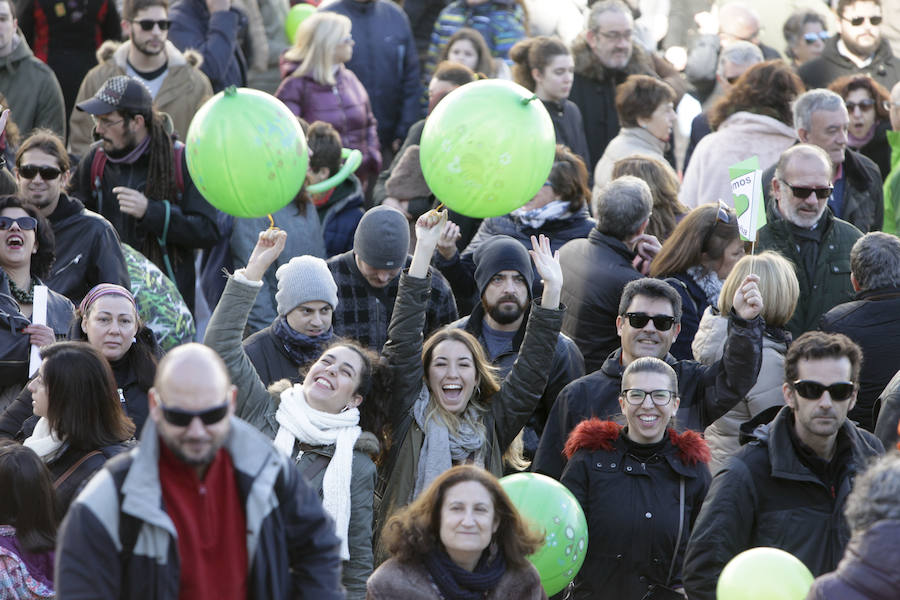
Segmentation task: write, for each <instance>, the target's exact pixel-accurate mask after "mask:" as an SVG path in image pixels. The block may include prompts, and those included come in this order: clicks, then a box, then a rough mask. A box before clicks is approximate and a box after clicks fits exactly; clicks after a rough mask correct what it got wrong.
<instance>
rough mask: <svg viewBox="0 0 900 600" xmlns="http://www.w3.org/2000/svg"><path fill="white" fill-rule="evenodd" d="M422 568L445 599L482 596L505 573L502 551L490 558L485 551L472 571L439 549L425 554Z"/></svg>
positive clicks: (472, 598) (469, 599)
mask: <svg viewBox="0 0 900 600" xmlns="http://www.w3.org/2000/svg"><path fill="white" fill-rule="evenodd" d="M423 563H424V565H425V569H426V570H427V571H428V573H429V575H431V579H432V581H434V583H435V584H436V585H437V586H438V589H439V590H440V592H441V595H442V596H443V597H444V598H446V599H447V600H481V599H482V598H484V597H485V596H487V594H488V592H490V591H492V590H493V589H494V588H496V587H497V584H498V583H500V580H501V579H502V578H503V575H504V574H505V573H506V561H505V560H504V559H503V553H502V552H498V553H497V555H496V557H495V558H494V559H493V560H491V557H490V552H484V553H483V554H482V555H481V559H480V560H479V561H478V564H477V565H475V570H474V571H466V570H465V569H463V568H462V567H460V566H459V565H457V564H456V563H455V562H453V560H452V559H451V558H450V557H449V556H448V555H447V553H446V552H445V551H444V550H443V549H441V548H436V549H434V550H432V551H431V552H429V553H428V554H426V555H425V557H424V559H423Z"/></svg>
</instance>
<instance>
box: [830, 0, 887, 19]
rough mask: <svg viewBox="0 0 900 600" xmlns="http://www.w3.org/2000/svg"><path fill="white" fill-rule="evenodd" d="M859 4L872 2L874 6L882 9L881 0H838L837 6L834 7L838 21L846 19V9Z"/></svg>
mask: <svg viewBox="0 0 900 600" xmlns="http://www.w3.org/2000/svg"><path fill="white" fill-rule="evenodd" d="M857 2H871V3H872V4H875V5H877V6H878V7H879V8H881V0H838V3H837V6H836V7H834V14H836V15H837V17H838V19H843V18H844V9H845V8H847V7H848V6H852V5H854V4H856V3H857Z"/></svg>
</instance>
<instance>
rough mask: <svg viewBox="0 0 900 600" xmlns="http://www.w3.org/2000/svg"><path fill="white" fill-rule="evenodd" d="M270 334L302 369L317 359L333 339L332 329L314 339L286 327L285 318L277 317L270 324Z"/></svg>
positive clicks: (288, 326)
mask: <svg viewBox="0 0 900 600" xmlns="http://www.w3.org/2000/svg"><path fill="white" fill-rule="evenodd" d="M272 334H273V335H274V336H275V337H276V338H277V339H278V341H279V342H280V343H281V346H282V348H284V351H285V352H287V354H288V356H290V357H291V360H292V361H294V363H296V365H297V366H298V367H304V366H306V365H308V364H309V363H311V362H312V361H314V360H316V359H317V358H319V355H321V354H322V350H323V349H324V348H325V345H326V344H327V343H328V342H330V341H331V338H332V337H334V329H333V328H329V329H328V331H326V332H325V333H323V334H322V335H318V336H316V337H310V336H308V335H303V334H302V333H297V332H296V331H294V330H293V329H291V326H290V325H288V322H287V318H286V317H282V316H279V317H278V318H277V319H275V321H274V322H273V323H272Z"/></svg>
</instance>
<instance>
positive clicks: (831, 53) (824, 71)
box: [797, 34, 900, 90]
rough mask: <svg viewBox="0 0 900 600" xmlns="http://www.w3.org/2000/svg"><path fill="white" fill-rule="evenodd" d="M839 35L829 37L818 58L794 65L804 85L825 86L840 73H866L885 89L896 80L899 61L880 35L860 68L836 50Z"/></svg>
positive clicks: (898, 78)
mask: <svg viewBox="0 0 900 600" xmlns="http://www.w3.org/2000/svg"><path fill="white" fill-rule="evenodd" d="M839 39H841V36H840V34H838V35H835V36H832V37H831V38H829V39H828V40H827V41H826V42H825V49H824V50H822V54H821V55H820V56H819V57H818V58H815V59H813V60H811V61H809V62H807V63H804V64H803V66H801V67H800V68H799V69H797V74H798V75H799V76H800V79H802V80H803V83H804V85H806V89H808V90H811V89H815V88H827V87H828V84H830V83H831V82H832V81H834V80H835V79H837V78H838V77H843V76H844V75H857V74H865V75H869V76H870V77H872V79H874V80H875V81H877V82H878V83H880V84H881V85H883V86H884V87H885V88H887V89H891V88H892V87H893V86H894V84H895V83H897V82H898V81H900V61H898V60H897V58H896V57H895V56H894V53H893V52H891V44H890V43H889V42H888V41H887V40H886V39H885V38H884V37H882V39H881V43H880V44H878V48H876V49H875V53H874V54H873V55H872V62H870V63H869V65H868V66H866V67H863V68H859V67H857V66H856V65H855V64H854V63H853V62H852V61H851V60H850V59H849V58H847V57H845V56H843V55H842V54H841V53H840V52H838V48H837V43H838V40H839Z"/></svg>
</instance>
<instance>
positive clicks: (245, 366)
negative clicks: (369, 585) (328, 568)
mask: <svg viewBox="0 0 900 600" xmlns="http://www.w3.org/2000/svg"><path fill="white" fill-rule="evenodd" d="M286 240H287V233H286V232H284V231H280V230H267V231H263V232H261V233H260V234H259V240H258V241H257V244H256V247H255V248H254V249H253V253H252V254H251V255H250V259H249V260H248V261H247V266H246V267H245V268H243V269H238V270H237V271H235V273H234V276H232V277H229V279H228V282H227V283H226V285H225V291H224V292H223V294H222V297H221V299H220V300H219V304H218V305H217V306H216V309H215V311H213V315H212V318H211V319H210V322H209V326H208V327H207V329H206V336H205V339H204V343H205V344H206V345H207V346H209V347H211V348H212V349H214V350H215V351H216V352H218V353H219V354H220V355H221V356H222V359H223V360H224V361H225V364H226V366H227V367H228V372H229V374H230V376H231V380H232V382H233V383H234V385H235V386H237V388H238V398H237V407H236V410H235V415H236V416H238V417H240V418H242V419H244V420H245V421H247V422H248V423H250V424H251V425H253V426H255V427H256V428H257V429H259V430H260V431H261V432H263V433H264V434H266V435H267V436H269V437H270V438H272V439H273V440H274V444H275V447H276V448H278V449H279V450H281V451H282V452H284V453H285V454H287V455H289V456H291V457H293V458H294V459H295V460H296V462H297V466H298V468H299V469H300V471H301V472H302V473H303V474H304V476H305V477H306V478H307V480H308V481H309V483H310V485H312V486H314V487H316V488H317V489H318V490H319V494H320V496H321V497H322V503H323V505H324V506H325V510H326V511H328V513H329V515H331V517H332V518H333V519H334V521H335V528H336V533H337V535H338V537H339V538H340V539H341V557H342V559H343V560H344V570H343V584H344V587H345V588H346V589H347V597H348V598H359V599H360V600H362V599H363V598H365V594H366V579H367V578H368V576H369V575H370V574H371V572H372V504H373V501H374V490H375V472H376V471H375V464H374V462H373V459H374V458H375V457H377V455H378V453H379V449H380V444H379V440H378V438H377V437H376V436H375V435H373V434H372V433H369V432H367V431H363V427H366V428H368V429H371V430H373V431H375V432H376V433H378V432H380V429H381V426H380V425H379V423H380V422H381V419H379V418H378V414H377V413H378V406H379V403H376V402H369V403H366V404H365V407H364V408H363V409H362V412H360V406H361V404H362V402H363V399H364V397H365V396H366V394H368V392H369V391H370V389H371V387H372V380H373V369H374V368H375V367H376V366H377V363H378V357H377V355H375V354H374V353H373V352H371V351H369V350H366V349H364V348H362V347H360V346H359V345H358V344H356V343H355V342H352V341H347V340H344V341H337V342H335V343H334V344H332V345H331V346H329V347H328V348H326V349H325V351H324V352H323V353H322V355H321V356H320V357H319V359H318V360H317V361H316V362H315V363H313V364H312V366H311V367H310V368H309V371H308V372H307V373H306V376H305V377H304V379H303V381H302V383H297V384H293V385H292V384H291V383H290V382H289V381H288V380H282V381H279V382H276V383H275V384H273V385H272V386H270V387H269V389H268V390H267V389H266V387H265V385H264V384H263V382H262V381H261V380H260V377H259V375H258V374H257V372H256V369H255V368H254V367H253V364H252V363H251V362H250V359H249V358H248V357H247V354H246V353H245V351H244V349H243V347H242V345H241V337H242V334H243V331H244V326H245V325H246V323H247V317H248V315H249V313H250V309H251V308H252V307H253V303H254V301H255V299H256V295H257V293H258V292H259V288H260V286H261V280H262V276H263V274H264V273H265V272H266V269H268V267H269V265H271V264H272V263H273V262H274V261H275V259H276V258H278V256H279V255H280V254H281V252H282V250H283V249H284V245H285V241H286ZM294 261H300V262H301V263H302V269H301V268H299V267H297V265H295V270H294V271H295V275H296V277H297V278H298V280H297V281H295V282H294V283H295V284H296V285H292V286H287V285H286V286H284V287H283V288H282V286H281V285H279V296H280V295H281V294H285V295H286V296H291V298H290V299H289V298H286V297H284V296H282V298H283V299H284V301H285V302H287V301H288V300H290V301H291V304H293V303H294V302H295V301H296V302H297V304H301V303H302V302H304V301H305V300H303V298H304V297H306V296H310V295H311V296H315V297H316V298H319V297H321V298H325V299H327V301H328V303H329V304H330V305H332V306H336V305H337V302H338V300H337V286H336V285H335V283H334V280H333V279H332V277H331V273H330V271H329V270H328V267H327V265H326V264H325V261H323V260H321V259H319V258H314V257H310V256H304V257H300V258H294V259H292V260H291V262H292V263H293V262H294ZM289 264H290V263H289ZM301 271H302V272H301ZM301 280H302V281H301ZM279 302H281V299H279Z"/></svg>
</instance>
